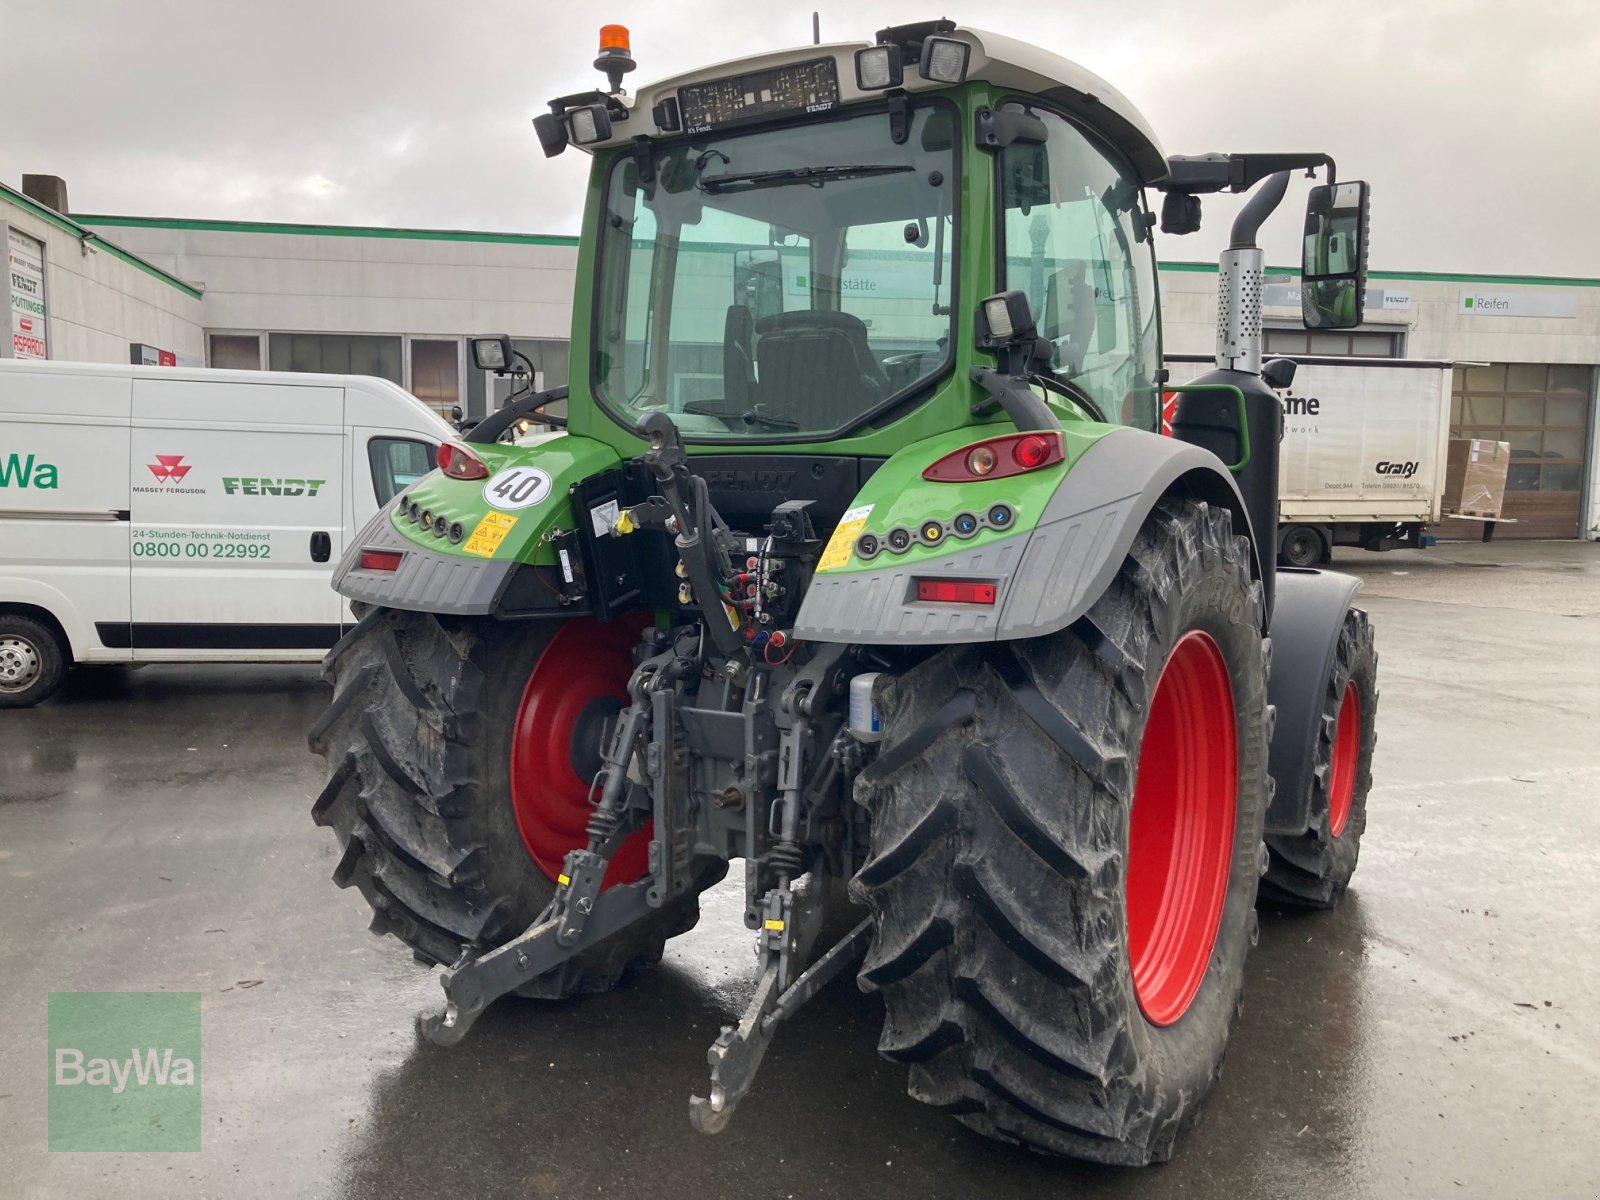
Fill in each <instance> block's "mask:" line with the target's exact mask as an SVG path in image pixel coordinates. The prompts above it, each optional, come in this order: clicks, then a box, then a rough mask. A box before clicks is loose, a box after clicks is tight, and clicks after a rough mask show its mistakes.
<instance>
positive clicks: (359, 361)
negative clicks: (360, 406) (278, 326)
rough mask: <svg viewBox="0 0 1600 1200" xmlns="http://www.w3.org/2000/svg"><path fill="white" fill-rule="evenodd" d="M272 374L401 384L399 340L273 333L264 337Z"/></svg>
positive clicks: (359, 335)
mask: <svg viewBox="0 0 1600 1200" xmlns="http://www.w3.org/2000/svg"><path fill="white" fill-rule="evenodd" d="M267 342H268V347H269V354H268V358H269V361H270V362H271V364H272V369H273V370H274V371H312V372H317V373H321V374H328V375H376V376H377V377H378V378H379V379H387V380H389V382H391V383H396V384H398V383H400V382H401V378H402V376H401V371H400V339H399V338H398V337H373V336H370V335H366V334H353V333H273V334H268V335H267Z"/></svg>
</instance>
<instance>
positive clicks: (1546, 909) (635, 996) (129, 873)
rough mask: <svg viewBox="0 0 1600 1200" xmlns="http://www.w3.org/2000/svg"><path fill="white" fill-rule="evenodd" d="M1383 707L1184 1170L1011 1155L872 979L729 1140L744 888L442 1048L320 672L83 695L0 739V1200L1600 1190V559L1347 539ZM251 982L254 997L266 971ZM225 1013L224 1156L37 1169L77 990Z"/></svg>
mask: <svg viewBox="0 0 1600 1200" xmlns="http://www.w3.org/2000/svg"><path fill="white" fill-rule="evenodd" d="M1337 566H1338V567H1340V568H1341V569H1353V570H1355V571H1357V573H1359V574H1361V575H1362V576H1363V577H1364V578H1365V580H1366V583H1367V587H1366V591H1365V600H1366V604H1367V607H1368V609H1369V611H1370V612H1371V613H1372V617H1373V622H1374V625H1375V627H1376V629H1377V633H1378V639H1379V649H1380V654H1381V663H1380V675H1379V679H1380V686H1381V690H1382V703H1381V706H1380V712H1379V725H1378V729H1379V743H1378V750H1377V761H1376V764H1375V768H1374V775H1375V779H1376V784H1375V787H1374V790H1373V793H1372V796H1371V799H1370V802H1369V805H1370V813H1371V816H1370V824H1369V826H1368V830H1367V833H1366V838H1365V843H1364V847H1363V854H1362V861H1361V866H1360V868H1359V870H1358V871H1357V873H1356V878H1355V883H1354V885H1353V889H1352V892H1351V894H1350V895H1349V897H1348V898H1347V900H1346V902H1345V904H1344V906H1343V907H1342V908H1341V909H1340V910H1339V911H1338V912H1336V913H1332V914H1318V915H1313V916H1283V915H1269V916H1267V917H1265V918H1264V919H1263V922H1262V930H1261V942H1260V946H1259V947H1258V949H1257V950H1256V952H1255V954H1254V955H1253V957H1252V958H1251V961H1250V965H1249V968H1248V970H1249V976H1248V983H1247V987H1246V1008H1245V1013H1244V1016H1243V1018H1242V1020H1241V1021H1240V1023H1239V1025H1238V1026H1237V1028H1236V1029H1235V1032H1234V1038H1233V1042H1232V1046H1231V1048H1230V1052H1229V1060H1228V1069H1227V1073H1226V1075H1225V1077H1224V1079H1223V1080H1222V1082H1221V1084H1220V1086H1219V1087H1218V1088H1217V1090H1216V1091H1215V1093H1214V1094H1213V1097H1212V1100H1211V1102H1210V1104H1209V1107H1208V1109H1207V1111H1206V1113H1205V1115H1204V1117H1203V1118H1202V1120H1201V1122H1200V1124H1199V1126H1198V1127H1197V1128H1196V1129H1195V1131H1194V1132H1193V1133H1192V1134H1191V1135H1190V1136H1189V1138H1188V1140H1187V1141H1186V1142H1185V1143H1183V1144H1182V1145H1181V1146H1180V1148H1179V1152H1178V1156H1177V1158H1176V1159H1175V1160H1174V1161H1173V1162H1172V1163H1170V1164H1168V1165H1166V1166H1163V1167H1158V1168H1152V1169H1149V1170H1145V1171H1120V1170H1110V1169H1101V1168H1093V1167H1088V1166H1084V1165H1082V1164H1077V1163H1072V1162H1065V1161H1058V1160H1051V1159H1045V1158H1041V1157H1035V1156H1031V1155H1028V1154H1024V1153H1021V1152H1017V1151H1013V1150H1011V1149H1008V1148H1006V1147H1004V1146H1001V1145H998V1144H994V1143H990V1142H987V1141H984V1140H983V1139H981V1138H978V1137H977V1136H975V1135H972V1134H969V1133H967V1132H966V1131H965V1130H964V1129H962V1128H961V1127H960V1126H959V1125H957V1124H955V1123H954V1122H953V1121H951V1120H949V1119H948V1118H946V1117H943V1116H942V1115H940V1114H938V1113H936V1112H933V1111H932V1110H928V1109H925V1108H923V1107H922V1106H921V1105H918V1104H917V1103H915V1102H913V1101H912V1100H910V1099H909V1098H908V1097H907V1096H906V1095H905V1079H904V1072H903V1069H902V1068H900V1067H898V1066H896V1065H894V1064H892V1063H888V1062H886V1061H884V1060H882V1059H880V1058H878V1056H877V1055H876V1053H875V1050H874V1046H875V1044H876V1040H877V1034H878V1024H879V1022H880V1020H881V1007H880V1005H879V1003H878V1001H877V1000H876V999H875V998H873V997H868V996H863V995H861V994H860V993H859V992H857V990H856V989H855V987H854V985H853V984H852V983H851V982H850V981H849V980H848V979H845V980H843V981H840V983H838V984H836V985H834V986H833V987H831V988H830V989H828V991H826V992H825V993H824V994H823V995H822V996H821V997H820V998H819V999H818V1000H816V1001H815V1002H814V1003H813V1004H812V1005H811V1006H810V1007H809V1008H808V1009H806V1010H805V1011H804V1012H803V1013H802V1014H801V1015H800V1016H799V1017H798V1018H797V1019H796V1020H795V1021H793V1022H792V1023H791V1024H789V1025H788V1026H786V1027H785V1028H784V1030H783V1031H782V1033H781V1034H780V1036H779V1040H778V1042H777V1044H776V1046H775V1048H774V1049H773V1051H772V1052H771V1054H770V1055H769V1056H768V1058H767V1061H766V1064H765V1066H764V1068H763V1071H762V1075H761V1078H760V1080H759V1082H758V1084H757V1087H756V1090H755V1092H754V1093H753V1094H752V1095H751V1096H750V1097H749V1098H748V1099H747V1100H746V1101H745V1102H744V1104H743V1106H742V1107H741V1108H740V1111H739V1113H738V1115H737V1116H736V1118H735V1119H734V1122H733V1125H732V1127H731V1128H730V1129H729V1130H728V1131H727V1132H726V1133H724V1134H722V1135H720V1136H718V1137H716V1138H706V1137H702V1136H700V1135H697V1134H695V1133H693V1132H692V1131H691V1130H690V1128H689V1123H688V1116H687V1099H688V1096H689V1094H690V1092H691V1090H701V1089H703V1087H704V1080H705V1058H704V1054H705V1048H706V1046H707V1045H708V1044H709V1043H710V1041H711V1040H712V1039H713V1038H714V1037H715V1035H716V1032H717V1029H718V1027H719V1026H720V1025H721V1024H723V1023H724V1022H727V1021H729V1020H731V1019H733V1018H734V1016H735V1015H736V1014H737V1013H738V1011H739V1010H740V1009H741V1007H742V1006H743V1003H744V1001H745V999H746V998H747V997H748V995H749V989H750V980H749V978H748V971H749V967H750V965H751V963H752V961H753V959H752V957H751V952H750V937H751V935H750V934H749V933H748V932H747V931H746V930H745V929H744V927H743V925H742V924H741V922H740V919H739V918H740V911H741V907H742V904H741V896H740V892H739V890H738V888H739V884H738V881H737V878H736V877H737V874H738V872H737V869H736V871H735V873H734V876H735V877H734V878H731V879H730V882H729V883H725V884H724V885H722V887H721V888H719V889H717V890H716V891H715V892H713V893H711V894H709V895H708V896H707V898H706V904H705V910H706V911H705V916H704V917H703V918H702V921H701V924H700V927H699V928H698V929H696V930H695V931H694V932H693V933H692V934H690V935H688V936H686V937H684V938H682V939H679V940H678V941H675V942H674V943H672V944H671V946H670V947H669V949H668V953H667V958H666V961H665V963H664V964H663V966H662V967H661V969H659V970H657V971H655V972H653V973H651V974H649V975H647V976H645V977H644V978H642V979H640V980H639V981H637V982H636V983H634V984H633V985H631V986H629V987H627V988H625V989H623V990H621V991H619V992H616V993H613V994H610V995H606V996H600V997H594V998H590V999H587V1000H584V1001H581V1002H577V1003H572V1004H562V1005H556V1006H548V1005H536V1004H532V1003H527V1002H503V1003H501V1004H500V1005H498V1006H496V1008H495V1009H493V1010H492V1011H491V1012H490V1013H489V1014H488V1015H486V1016H485V1017H484V1018H483V1020H482V1021H480V1022H479V1024H478V1026H477V1027H476V1028H475V1029H474V1030H473V1031H472V1033H471V1034H470V1035H469V1036H468V1038H467V1039H466V1041H465V1042H464V1043H463V1044H462V1045H461V1046H459V1047H456V1048H455V1049H452V1050H442V1049H437V1048H434V1047H431V1046H424V1045H418V1044H417V1042H416V1041H415V1040H414V1038H413V1035H412V1031H411V1030H412V1025H411V1021H412V1016H413V1014H414V1013H415V1012H416V1011H417V1010H418V1009H419V1008H422V1007H424V1006H432V1005H435V1004H436V1003H437V1001H438V998H439V996H440V994H441V993H440V992H439V989H438V986H437V984H436V983H435V982H434V978H433V973H432V972H428V971H424V970H422V969H421V968H419V967H417V966H416V965H415V964H414V963H413V962H412V960H411V957H410V955H409V953H407V952H406V951H405V950H404V948H403V947H402V946H401V945H400V944H399V943H398V942H395V941H394V940H392V939H377V938H374V937H372V936H371V935H370V934H368V933H367V932H366V928H365V926H366V922H367V919H368V915H369V914H368V910H367V908H366V905H365V904H364V903H363V902H362V900H361V899H360V897H359V896H358V895H356V894H355V893H354V892H341V891H338V890H337V889H335V888H334V886H333V885H332V884H331V883H330V882H329V874H330V872H331V871H332V869H333V866H334V862H335V858H336V855H335V849H334V840H333V837H332V835H331V834H330V833H329V832H328V831H326V830H322V829H317V828H315V827H314V826H313V825H312V824H311V820H310V817H309V815H308V809H309V806H310V803H311V799H312V797H313V796H314V795H315V794H316V792H317V790H318V788H319V787H320V784H321V774H320V771H321V763H320V760H316V759H313V758H311V757H310V756H309V755H308V754H307V753H306V749H305V740H304V731H305V730H306V728H307V727H308V726H309V725H310V724H311V722H312V721H313V720H314V719H315V718H316V716H317V715H318V713H319V712H320V710H321V708H322V706H323V705H324V704H325V703H326V700H327V692H326V690H325V689H324V688H323V687H322V685H320V684H319V683H318V682H317V681H316V673H315V671H314V670H313V669H311V668H305V667H225V668H204V669H202V668H189V667H152V668H148V669H146V670H142V671H137V672H131V671H120V670H105V671H95V672H84V673H81V677H79V678H76V679H74V680H73V681H72V683H71V684H70V686H69V688H68V690H67V691H66V692H65V693H64V694H63V695H61V696H60V697H58V698H57V699H55V700H54V701H52V702H51V703H49V704H48V705H46V706H44V707H43V708H40V709H38V710H34V711H29V712H6V713H0V920H3V934H0V1011H3V1012H4V1014H5V1018H6V1020H5V1026H4V1028H3V1030H0V1195H5V1196H25V1197H31V1196H68V1195H71V1196H98V1195H112V1194H115V1195H117V1196H126V1197H146V1196H190V1195H207V1196H236V1195H248V1196H254V1195H271V1196H338V1197H343V1196H350V1197H386V1198H394V1200H402V1198H406V1197H423V1196H442V1195H448V1196H456V1197H473V1196H532V1197H569V1196H571V1197H577V1196H615V1195H621V1196H634V1195H646V1194H648V1195H651V1196H653V1197H658V1198H660V1200H673V1198H677V1197H696V1198H720V1197H734V1196H737V1197H750V1198H766V1197H788V1196H794V1197H833V1196H845V1195H851V1196H868V1197H919V1198H921V1197H971V1196H985V1197H1014V1196H1015V1197H1021V1196H1028V1197H1034V1196H1040V1195H1059V1196H1093V1197H1101V1196H1137V1197H1141V1198H1145V1197H1149V1198H1156V1197H1176V1196H1183V1197H1228V1198H1230V1200H1231V1198H1246V1197H1295V1196H1309V1195H1317V1196H1324V1197H1374V1198H1376V1197H1385V1198H1387V1197H1396V1196H1420V1197H1435V1196H1440V1197H1447V1196H1450V1197H1453V1196H1468V1197H1477V1196H1482V1197H1497V1198H1498V1197H1593V1196H1597V1195H1600V1146H1597V1142H1596V1137H1595V1131H1594V1128H1593V1125H1594V1119H1595V1116H1596V1113H1597V1112H1600V1037H1597V1034H1596V1030H1597V1029H1600V965H1597V961H1600V851H1597V844H1600V839H1597V833H1600V806H1597V804H1596V801H1597V799H1600V735H1597V730H1600V546H1595V545H1584V544H1581V543H1544V544H1516V543H1511V544H1496V545H1490V546H1481V545H1477V544H1464V545H1454V546H1451V545H1447V546H1444V547H1441V548H1439V549H1436V550H1434V551H1429V552H1425V553H1411V552H1405V553H1394V554H1389V555H1365V554H1359V553H1355V552H1346V553H1345V554H1344V555H1342V556H1341V558H1340V561H1339V562H1338V564H1337ZM257 981H259V982H257ZM76 990H148V991H159V990H167V991H199V992H201V993H202V995H203V1001H202V1004H203V1008H202V1012H203V1026H204V1060H203V1079H204V1090H203V1100H204V1105H203V1118H202V1119H203V1129H204V1132H203V1149H202V1150H201V1151H200V1152H199V1153H195V1154H63V1153H53V1154H52V1153H47V1152H46V1150H45V1145H46V1129H45V1087H46V1078H45V1077H46V1067H47V1053H46V1043H45V1003H46V995H47V993H49V992H51V991H76Z"/></svg>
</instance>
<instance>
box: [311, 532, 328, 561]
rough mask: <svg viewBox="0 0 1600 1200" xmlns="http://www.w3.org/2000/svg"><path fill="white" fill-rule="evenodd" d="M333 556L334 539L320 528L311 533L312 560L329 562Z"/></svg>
mask: <svg viewBox="0 0 1600 1200" xmlns="http://www.w3.org/2000/svg"><path fill="white" fill-rule="evenodd" d="M332 557H333V539H332V538H331V537H329V536H328V535H327V534H326V533H324V532H322V531H321V530H320V529H319V530H318V531H317V532H316V533H313V534H312V535H311V561H312V562H327V561H328V560H329V559H330V558H332Z"/></svg>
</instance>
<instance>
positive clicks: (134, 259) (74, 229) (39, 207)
mask: <svg viewBox="0 0 1600 1200" xmlns="http://www.w3.org/2000/svg"><path fill="white" fill-rule="evenodd" d="M0 195H3V196H4V197H5V199H6V201H7V202H8V203H11V204H15V205H16V206H17V207H18V208H21V209H25V210H26V211H27V212H30V213H32V214H33V215H34V216H36V217H38V218H39V219H40V220H41V221H43V222H45V223H46V224H48V225H54V226H55V227H56V228H57V229H61V230H65V231H66V232H67V233H70V234H72V235H74V236H75V237H78V238H85V237H88V238H93V239H94V241H95V242H96V244H98V245H100V246H102V247H104V248H105V251H106V253H108V254H110V255H111V256H112V257H113V258H118V259H121V260H122V261H123V262H125V263H127V264H128V265H129V266H132V267H138V268H139V270H141V271H143V272H144V273H145V274H146V275H149V276H152V277H153V278H156V279H159V280H161V282H162V283H165V284H167V285H169V286H170V287H175V288H177V289H178V290H179V291H180V292H183V293H184V294H185V295H188V296H192V297H194V298H195V299H196V300H200V299H202V298H203V297H204V293H203V292H202V291H201V290H200V289H199V288H197V287H194V286H192V285H191V284H187V283H185V282H184V281H183V280H181V279H179V278H178V277H177V276H176V275H168V274H167V273H166V272H165V271H163V270H162V269H161V268H160V267H158V266H156V265H155V264H154V263H148V262H145V260H144V259H142V258H140V257H139V256H138V255H137V254H131V253H129V252H128V251H126V250H124V249H123V248H122V247H121V246H119V245H117V244H116V243H115V242H108V241H106V240H105V238H103V237H101V236H100V235H99V234H98V233H96V232H95V231H94V230H92V229H86V228H85V227H84V226H83V225H81V224H79V223H78V222H77V221H76V220H74V219H73V218H71V217H64V216H62V215H61V214H60V213H58V212H56V211H55V209H53V208H47V207H45V206H44V205H43V204H40V203H39V202H38V201H36V200H32V199H30V198H29V197H27V196H24V195H23V194H22V193H21V192H19V191H17V190H16V189H15V188H13V187H11V186H10V185H8V184H4V183H0ZM108 223H109V222H108Z"/></svg>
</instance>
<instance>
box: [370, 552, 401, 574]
mask: <svg viewBox="0 0 1600 1200" xmlns="http://www.w3.org/2000/svg"><path fill="white" fill-rule="evenodd" d="M404 557H405V555H404V554H402V553H401V552H400V551H398V550H363V551H362V552H361V569H362V570H363V571H398V570H399V569H400V560H401V559H402V558H404Z"/></svg>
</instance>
